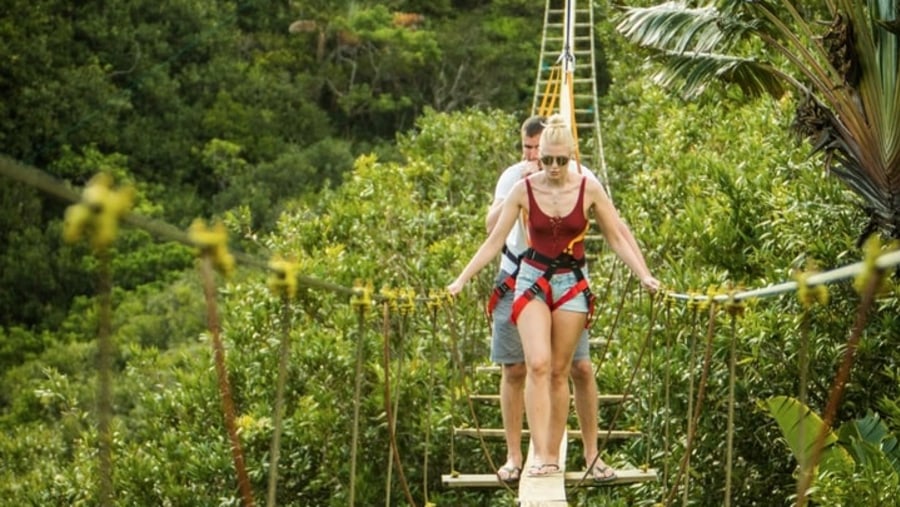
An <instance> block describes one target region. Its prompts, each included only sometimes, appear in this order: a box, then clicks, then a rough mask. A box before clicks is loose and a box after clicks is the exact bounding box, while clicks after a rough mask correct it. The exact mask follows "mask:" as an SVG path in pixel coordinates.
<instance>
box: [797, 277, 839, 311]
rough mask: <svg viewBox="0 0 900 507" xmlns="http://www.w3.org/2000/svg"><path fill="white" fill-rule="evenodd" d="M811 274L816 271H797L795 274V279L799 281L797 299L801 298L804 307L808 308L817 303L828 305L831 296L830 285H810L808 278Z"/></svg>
mask: <svg viewBox="0 0 900 507" xmlns="http://www.w3.org/2000/svg"><path fill="white" fill-rule="evenodd" d="M811 274H815V273H797V274H796V275H794V280H796V281H797V299H799V300H800V304H801V305H803V308H805V309H807V310H808V309H809V308H810V307H812V305H814V304H816V303H818V304H820V305H822V306H825V305H827V304H828V299H829V296H830V295H829V293H828V287H826V286H825V285H824V284H820V285H814V286H812V287H810V286H809V283H808V282H807V280H808V278H809V276H810V275H811Z"/></svg>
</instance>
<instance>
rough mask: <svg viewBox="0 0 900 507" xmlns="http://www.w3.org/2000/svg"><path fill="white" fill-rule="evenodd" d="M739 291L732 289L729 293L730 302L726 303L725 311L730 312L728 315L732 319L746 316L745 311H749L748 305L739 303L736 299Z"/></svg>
mask: <svg viewBox="0 0 900 507" xmlns="http://www.w3.org/2000/svg"><path fill="white" fill-rule="evenodd" d="M737 292H738V291H737V290H736V289H734V288H732V289H730V290H729V291H728V300H726V301H725V311H726V312H728V315H731V316H732V317H741V316H743V315H744V310H746V309H747V307H746V305H744V302H743V301H739V300H737V299H735V294H737Z"/></svg>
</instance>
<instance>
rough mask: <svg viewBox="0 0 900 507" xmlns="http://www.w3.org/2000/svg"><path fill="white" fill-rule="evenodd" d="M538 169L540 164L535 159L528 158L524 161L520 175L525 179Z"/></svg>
mask: <svg viewBox="0 0 900 507" xmlns="http://www.w3.org/2000/svg"><path fill="white" fill-rule="evenodd" d="M540 170H541V164H540V163H539V162H538V161H537V160H529V161H528V162H526V163H525V167H523V168H522V173H521V177H522V179H525V178H527V177H529V176H531V175H532V174H534V173H536V172H538V171H540Z"/></svg>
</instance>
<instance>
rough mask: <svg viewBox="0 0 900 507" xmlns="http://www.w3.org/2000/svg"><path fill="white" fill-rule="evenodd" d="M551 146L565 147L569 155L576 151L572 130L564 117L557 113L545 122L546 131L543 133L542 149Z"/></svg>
mask: <svg viewBox="0 0 900 507" xmlns="http://www.w3.org/2000/svg"><path fill="white" fill-rule="evenodd" d="M550 145H563V146H565V147H567V148H568V149H569V153H571V152H573V151H575V138H574V137H573V136H572V129H570V128H569V124H568V123H567V122H566V119H565V117H564V116H563V115H561V114H559V113H557V114H554V115H552V116H550V117H549V118H547V121H546V122H544V131H543V132H541V149H542V151H543V148H544V147H547V146H550Z"/></svg>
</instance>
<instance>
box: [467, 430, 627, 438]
mask: <svg viewBox="0 0 900 507" xmlns="http://www.w3.org/2000/svg"><path fill="white" fill-rule="evenodd" d="M453 433H454V434H455V435H459V436H462V437H478V434H479V433H480V434H481V436H482V437H484V438H503V429H502V428H453ZM597 433H598V434H597V438H599V439H600V440H603V439H608V440H625V439H628V438H637V437H640V436H642V433H641V432H640V431H625V430H615V431H608V430H603V429H601V430H597ZM522 436H524V437H529V436H531V432H530V431H529V430H527V429H522ZM568 436H569V438H572V439H578V438H581V430H572V431H569V432H568Z"/></svg>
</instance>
